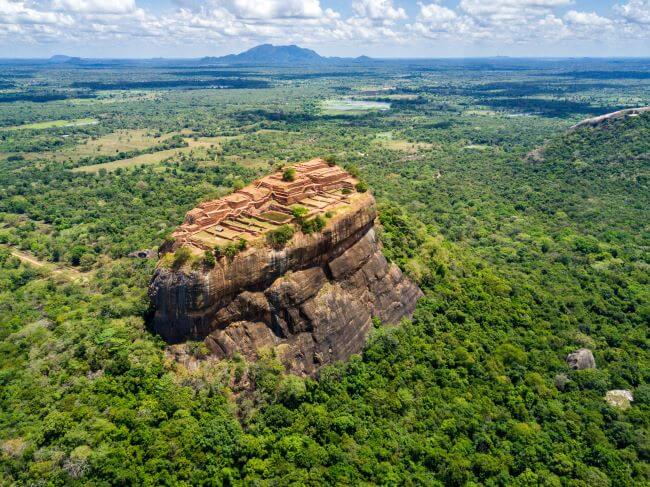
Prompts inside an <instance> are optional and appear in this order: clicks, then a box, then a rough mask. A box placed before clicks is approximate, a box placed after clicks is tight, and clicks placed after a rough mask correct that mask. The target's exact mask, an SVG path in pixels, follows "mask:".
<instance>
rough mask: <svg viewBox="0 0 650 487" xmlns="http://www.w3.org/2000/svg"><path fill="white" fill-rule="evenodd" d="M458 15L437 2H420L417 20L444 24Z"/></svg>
mask: <svg viewBox="0 0 650 487" xmlns="http://www.w3.org/2000/svg"><path fill="white" fill-rule="evenodd" d="M457 18H458V15H456V12H454V11H453V10H451V9H449V8H447V7H442V6H440V5H438V4H435V3H431V4H429V5H424V4H420V15H419V20H421V21H423V22H427V23H430V24H436V25H438V24H444V23H447V22H451V21H453V20H456V19H457Z"/></svg>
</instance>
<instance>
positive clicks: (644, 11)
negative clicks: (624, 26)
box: [614, 0, 650, 25]
mask: <svg viewBox="0 0 650 487" xmlns="http://www.w3.org/2000/svg"><path fill="white" fill-rule="evenodd" d="M614 9H615V10H616V11H617V12H618V13H619V14H620V15H621V16H622V17H623V18H624V19H625V20H626V21H628V22H631V23H634V24H644V25H647V24H650V0H631V1H629V2H628V3H626V4H623V5H616V6H615V7H614Z"/></svg>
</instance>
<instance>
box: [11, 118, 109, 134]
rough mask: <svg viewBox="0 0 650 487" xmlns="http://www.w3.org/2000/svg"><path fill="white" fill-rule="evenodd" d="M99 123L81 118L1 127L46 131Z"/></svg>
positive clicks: (92, 119)
mask: <svg viewBox="0 0 650 487" xmlns="http://www.w3.org/2000/svg"><path fill="white" fill-rule="evenodd" d="M98 123H99V121H98V120H95V119H94V118H79V119H76V120H49V121H45V122H35V123H27V124H24V125H13V126H10V127H1V128H0V131H9V130H44V129H51V128H58V127H83V126H85V125H96V124H98Z"/></svg>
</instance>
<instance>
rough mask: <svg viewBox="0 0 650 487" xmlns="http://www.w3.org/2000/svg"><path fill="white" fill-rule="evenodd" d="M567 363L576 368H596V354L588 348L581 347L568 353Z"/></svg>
mask: <svg viewBox="0 0 650 487" xmlns="http://www.w3.org/2000/svg"><path fill="white" fill-rule="evenodd" d="M566 363H567V365H568V366H569V367H571V368H572V369H574V370H584V369H595V368H596V360H595V359H594V354H593V353H591V350H589V349H588V348H581V349H580V350H577V351H575V352H573V353H570V354H569V355H567V358H566Z"/></svg>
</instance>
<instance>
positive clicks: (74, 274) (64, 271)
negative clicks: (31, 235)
mask: <svg viewBox="0 0 650 487" xmlns="http://www.w3.org/2000/svg"><path fill="white" fill-rule="evenodd" d="M8 248H9V250H10V251H11V254H12V255H13V256H14V257H17V258H19V259H20V260H21V262H23V263H25V264H29V265H32V266H34V267H38V268H39V269H44V270H46V271H48V272H49V273H50V274H52V276H54V277H63V278H64V279H66V280H68V281H75V282H79V283H87V282H88V281H89V280H90V276H91V273H90V272H81V271H79V270H77V269H74V268H72V267H66V266H58V265H56V264H53V263H52V262H45V261H42V260H39V259H37V258H36V257H35V256H33V255H32V254H29V253H27V252H23V251H22V250H16V249H13V248H11V247H8Z"/></svg>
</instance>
